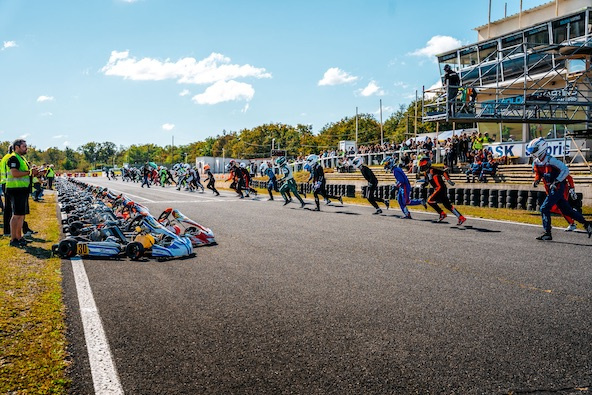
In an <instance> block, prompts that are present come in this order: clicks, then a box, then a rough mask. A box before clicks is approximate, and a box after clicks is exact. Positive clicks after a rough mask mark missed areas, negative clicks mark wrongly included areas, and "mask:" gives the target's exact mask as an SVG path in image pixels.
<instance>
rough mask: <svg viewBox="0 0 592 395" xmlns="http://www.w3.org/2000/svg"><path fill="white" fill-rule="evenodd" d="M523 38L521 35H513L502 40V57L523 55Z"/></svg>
mask: <svg viewBox="0 0 592 395" xmlns="http://www.w3.org/2000/svg"><path fill="white" fill-rule="evenodd" d="M522 43H523V38H522V33H518V34H514V35H512V36H509V37H504V38H502V51H503V54H504V56H510V55H516V54H519V53H523V52H524V50H523V47H522Z"/></svg>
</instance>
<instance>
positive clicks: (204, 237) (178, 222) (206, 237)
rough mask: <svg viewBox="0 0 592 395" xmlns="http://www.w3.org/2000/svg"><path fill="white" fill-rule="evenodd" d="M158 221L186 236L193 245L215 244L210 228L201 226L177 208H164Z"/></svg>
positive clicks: (176, 232)
mask: <svg viewBox="0 0 592 395" xmlns="http://www.w3.org/2000/svg"><path fill="white" fill-rule="evenodd" d="M158 222H159V223H160V224H162V225H163V226H165V227H166V228H167V229H168V230H170V231H171V232H174V233H175V234H177V235H183V236H186V237H188V238H189V239H190V240H191V245H193V247H199V246H205V245H215V244H216V239H215V238H214V232H212V230H211V229H210V228H206V227H205V226H201V225H200V224H198V223H197V222H195V221H194V220H192V219H190V218H188V217H186V216H185V215H184V214H183V213H181V212H180V211H179V210H177V209H173V208H170V207H169V208H167V209H166V210H164V211H163V212H162V213H161V214H160V216H159V217H158Z"/></svg>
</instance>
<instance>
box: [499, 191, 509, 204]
mask: <svg viewBox="0 0 592 395" xmlns="http://www.w3.org/2000/svg"><path fill="white" fill-rule="evenodd" d="M507 193H508V191H506V190H505V189H500V190H498V191H497V207H498V208H505V207H506V196H507Z"/></svg>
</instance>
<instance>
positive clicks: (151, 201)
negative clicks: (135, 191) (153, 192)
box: [109, 188, 156, 203]
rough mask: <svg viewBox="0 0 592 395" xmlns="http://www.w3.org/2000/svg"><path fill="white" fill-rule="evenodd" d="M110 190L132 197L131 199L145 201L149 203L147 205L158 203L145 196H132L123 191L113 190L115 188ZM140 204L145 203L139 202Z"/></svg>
mask: <svg viewBox="0 0 592 395" xmlns="http://www.w3.org/2000/svg"><path fill="white" fill-rule="evenodd" d="M109 190H111V191H115V192H121V193H123V194H124V195H127V196H131V197H136V198H140V199H144V201H145V202H147V203H156V202H155V201H154V200H150V199H148V198H145V197H144V196H139V195H132V194H131V193H129V192H124V191H122V190H120V189H113V188H109ZM138 203H143V202H140V201H138Z"/></svg>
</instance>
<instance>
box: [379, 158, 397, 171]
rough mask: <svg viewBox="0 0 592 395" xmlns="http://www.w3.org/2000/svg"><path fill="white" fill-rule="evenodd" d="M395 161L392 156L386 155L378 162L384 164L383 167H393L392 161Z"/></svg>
mask: <svg viewBox="0 0 592 395" xmlns="http://www.w3.org/2000/svg"><path fill="white" fill-rule="evenodd" d="M394 162H395V161H394V160H393V157H392V156H387V157H386V158H384V159H383V160H382V161H380V164H381V165H383V166H384V168H385V169H388V170H390V169H392V168H393V163H394Z"/></svg>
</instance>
